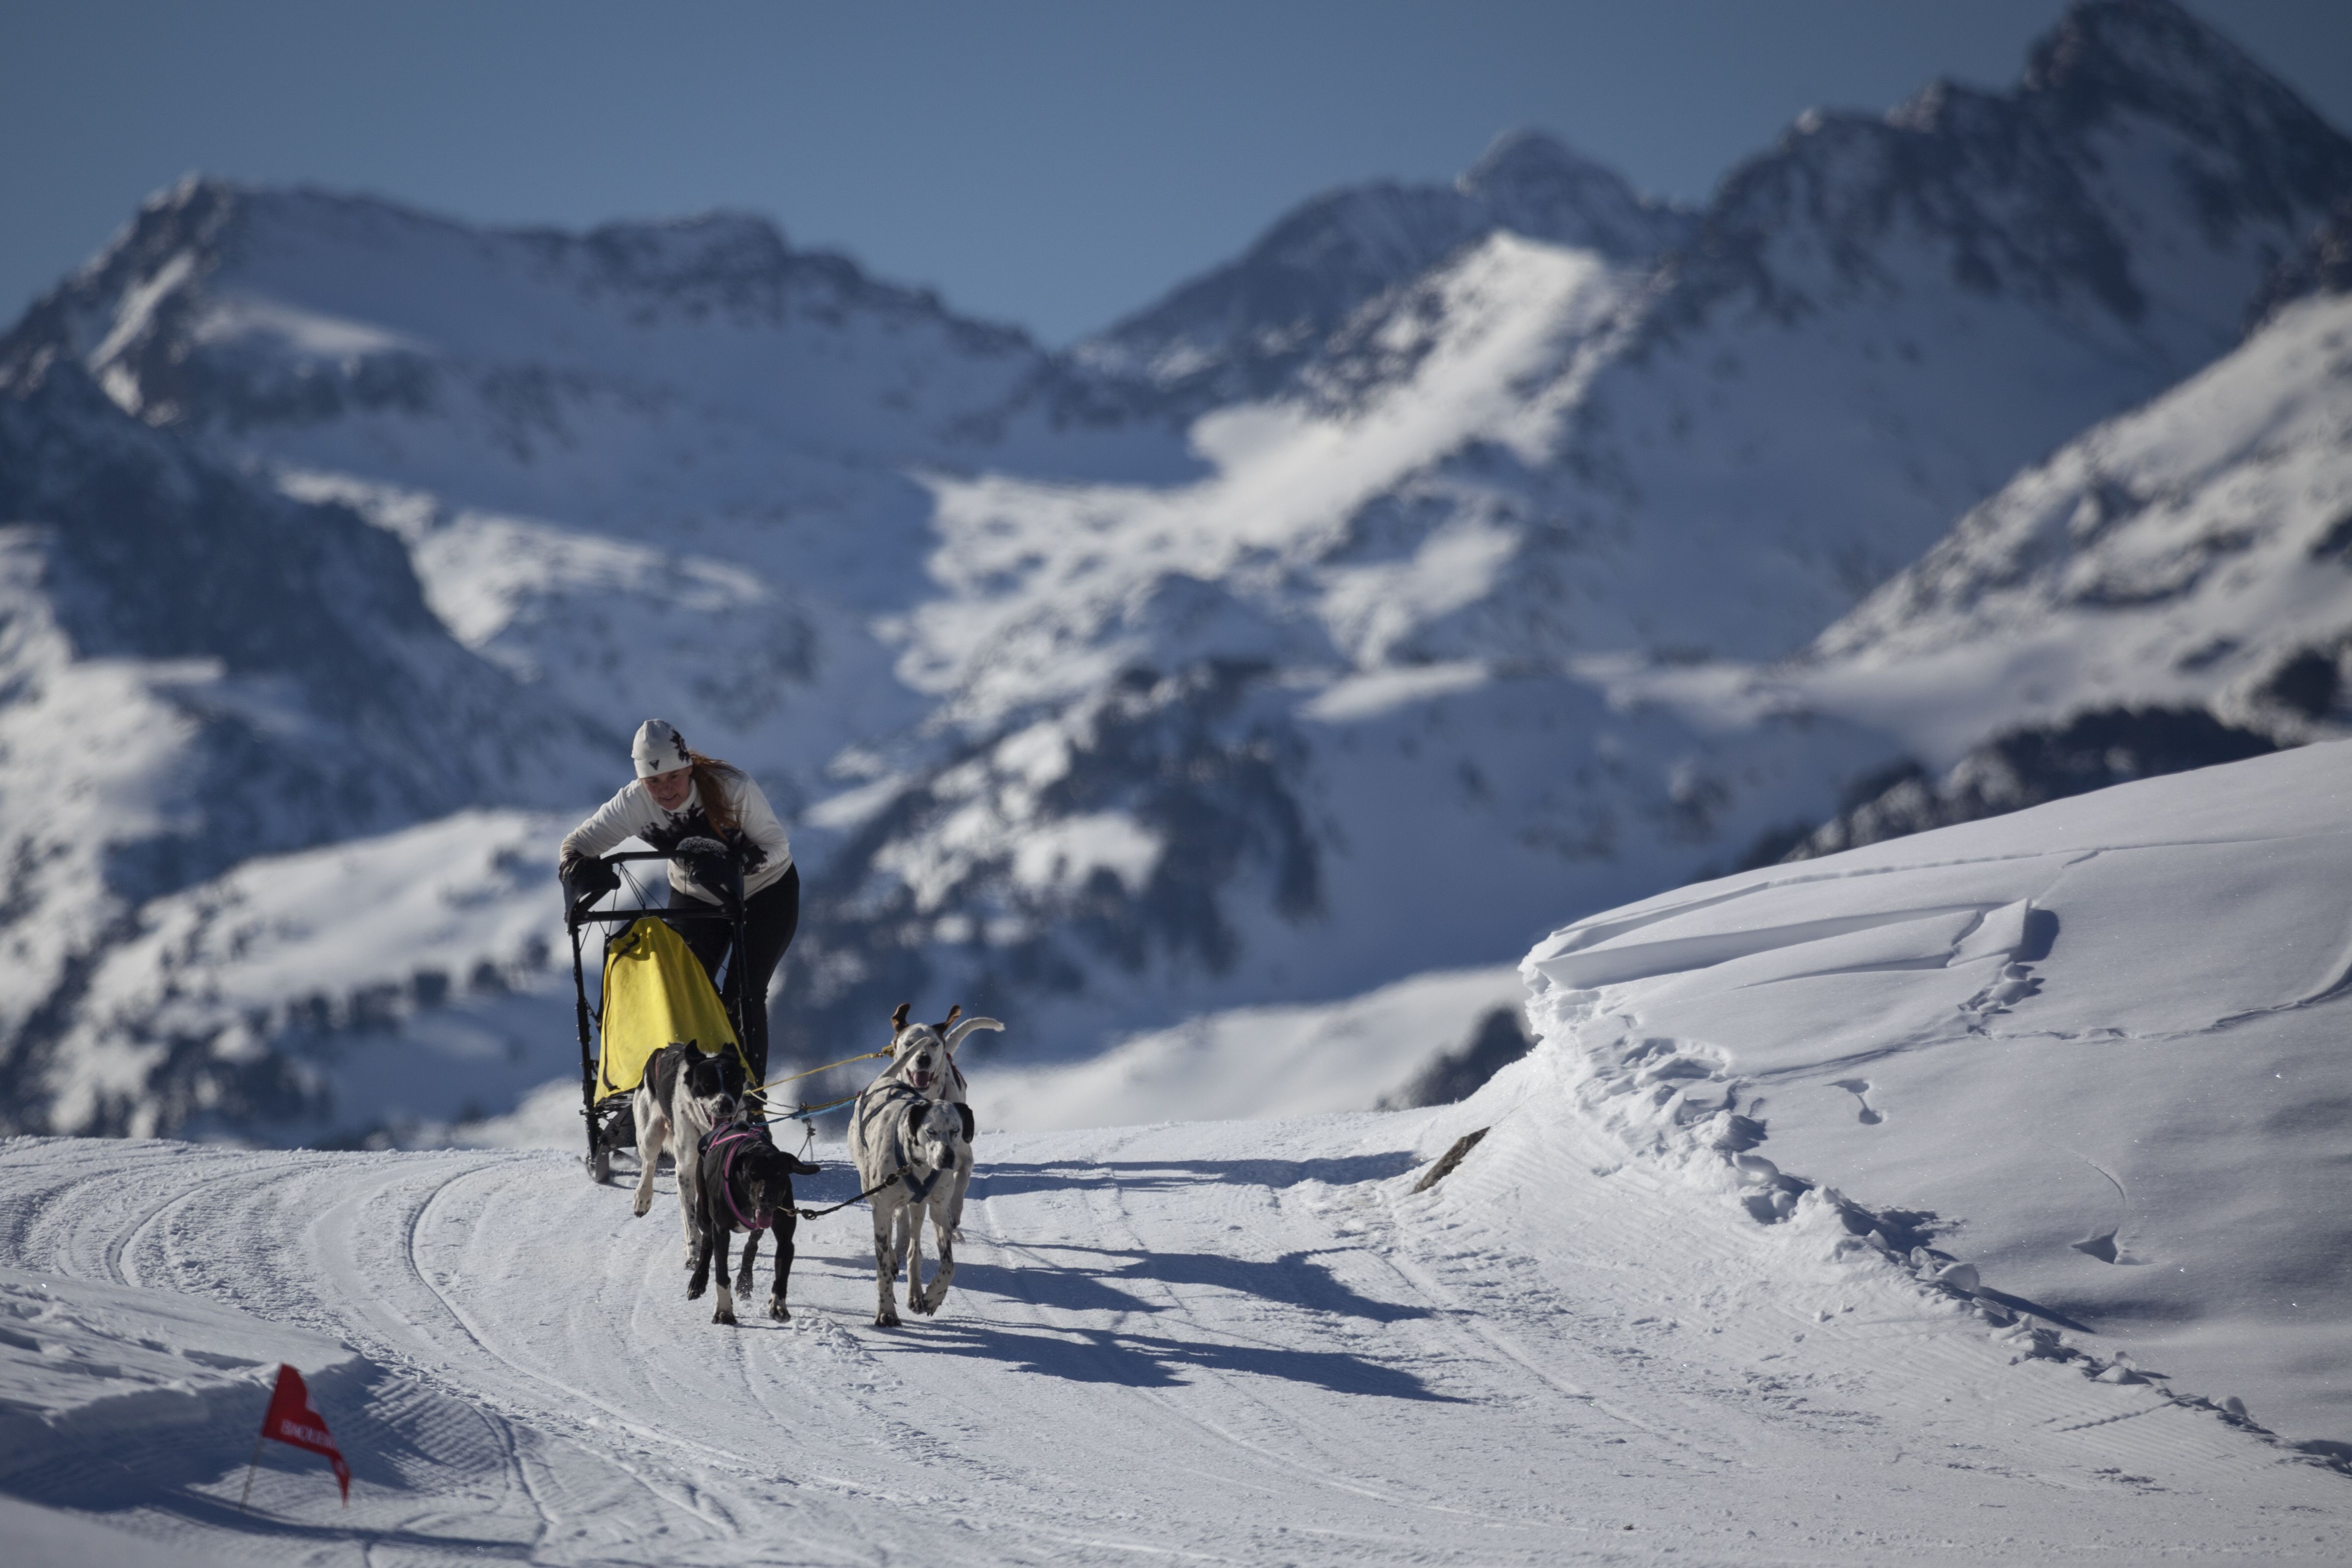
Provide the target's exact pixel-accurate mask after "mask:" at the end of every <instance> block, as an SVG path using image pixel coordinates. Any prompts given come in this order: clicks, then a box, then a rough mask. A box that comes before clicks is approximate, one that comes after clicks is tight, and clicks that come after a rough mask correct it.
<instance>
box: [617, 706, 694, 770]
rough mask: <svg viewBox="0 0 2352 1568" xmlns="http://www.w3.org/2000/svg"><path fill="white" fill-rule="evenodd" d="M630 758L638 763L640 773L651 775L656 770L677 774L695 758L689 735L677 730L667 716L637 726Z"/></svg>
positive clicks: (631, 745)
mask: <svg viewBox="0 0 2352 1568" xmlns="http://www.w3.org/2000/svg"><path fill="white" fill-rule="evenodd" d="M629 758H630V760H631V761H633V762H635V763H636V764H637V776H638V777H639V778H641V779H644V778H651V777H653V775H654V774H656V773H676V772H677V770H678V769H680V768H682V767H685V766H686V765H688V763H692V762H693V761H694V754H693V753H692V752H688V750H687V749H686V737H685V736H683V735H681V734H679V733H678V732H677V727H676V726H675V725H673V724H671V723H670V721H668V720H667V719H648V720H646V721H645V722H644V723H642V724H640V725H638V726H637V738H636V739H635V741H633V742H630V744H629Z"/></svg>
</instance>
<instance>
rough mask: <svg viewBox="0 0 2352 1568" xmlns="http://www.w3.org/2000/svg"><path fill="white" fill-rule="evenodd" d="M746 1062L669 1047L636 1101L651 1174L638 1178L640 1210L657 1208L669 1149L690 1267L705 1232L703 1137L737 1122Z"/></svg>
mask: <svg viewBox="0 0 2352 1568" xmlns="http://www.w3.org/2000/svg"><path fill="white" fill-rule="evenodd" d="M743 1087H744V1086H743V1064H742V1063H740V1062H739V1061H737V1060H736V1059H735V1056H734V1053H733V1052H731V1051H730V1052H722V1053H720V1054H719V1055H718V1056H715V1057H714V1056H706V1055H704V1054H703V1053H702V1052H701V1051H699V1050H697V1049H696V1048H695V1047H692V1046H682V1045H671V1046H664V1047H662V1048H661V1049H660V1050H658V1051H656V1052H655V1053H654V1058H653V1060H651V1061H649V1062H647V1063H646V1076H645V1078H644V1079H643V1080H642V1081H640V1082H639V1083H638V1085H637V1092H636V1095H635V1099H634V1100H632V1101H631V1102H630V1103H631V1107H632V1109H634V1110H635V1111H636V1116H637V1159H638V1160H639V1161H640V1162H641V1163H643V1164H644V1166H645V1172H644V1173H643V1174H641V1175H640V1176H638V1177H637V1203H636V1212H637V1213H638V1214H639V1215H644V1214H645V1213H646V1211H647V1210H649V1209H651V1208H652V1207H653V1206H654V1165H655V1163H656V1162H657V1161H659V1160H660V1159H661V1154H662V1151H663V1150H664V1149H665V1148H667V1150H668V1151H669V1155H670V1160H671V1162H672V1163H674V1164H676V1165H677V1206H678V1213H679V1215H680V1217H681V1219H682V1220H683V1222H684V1224H685V1226H686V1266H687V1267H688V1268H693V1267H694V1244H695V1240H696V1237H698V1235H699V1234H700V1232H699V1230H698V1226H697V1225H696V1223H695V1217H694V1215H695V1207H694V1195H695V1188H696V1187H697V1186H698V1184H700V1182H701V1180H702V1174H701V1172H700V1170H699V1169H698V1165H697V1163H696V1161H695V1158H694V1152H695V1150H696V1149H698V1148H699V1147H700V1146H701V1143H702V1138H703V1134H705V1133H707V1132H709V1131H710V1130H711V1129H712V1128H713V1127H716V1126H718V1125H719V1123H721V1122H724V1121H733V1120H734V1119H735V1112H736V1109H737V1107H739V1106H740V1104H741V1103H742V1100H743Z"/></svg>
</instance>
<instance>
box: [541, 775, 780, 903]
mask: <svg viewBox="0 0 2352 1568" xmlns="http://www.w3.org/2000/svg"><path fill="white" fill-rule="evenodd" d="M727 798H728V804H729V805H732V806H733V807H734V808H735V820H736V821H737V822H739V823H740V824H742V827H741V829H740V831H739V832H736V833H733V834H730V835H728V836H726V841H727V843H728V844H729V845H730V846H731V847H733V848H734V850H735V852H736V853H737V855H739V856H740V858H742V862H743V896H744V897H745V898H749V897H751V895H752V894H753V893H757V892H760V891H761V890H762V889H767V888H770V887H772V886H773V885H774V884H775V883H776V881H777V880H778V879H781V878H782V876H783V874H784V873H785V872H787V871H789V870H791V869H792V868H793V846H792V840H791V839H789V838H787V837H785V836H784V825H783V824H782V823H781V822H779V821H777V820H776V813H775V810H774V808H773V807H772V806H771V805H769V804H768V797H767V795H766V794H765V793H764V792H762V791H761V788H760V786H759V785H758V784H753V783H752V782H751V776H750V775H749V774H739V775H737V777H736V778H734V779H733V780H732V781H730V783H729V784H728V785H727ZM718 837H720V835H719V833H718V832H717V831H715V830H714V829H713V828H712V827H711V826H710V816H709V813H707V812H705V811H704V810H703V809H702V786H701V784H699V783H697V784H694V785H693V786H692V787H690V788H689V789H688V791H687V796H686V804H685V805H681V806H679V807H678V808H677V810H676V811H664V810H663V809H662V808H661V807H660V806H658V805H655V804H654V797H653V794H652V792H651V791H649V790H647V789H646V784H645V781H644V780H643V779H631V780H630V781H629V782H628V783H627V784H623V785H622V786H621V793H620V794H618V795H614V797H613V798H612V799H610V800H608V801H606V802H605V803H604V805H600V806H598V807H597V808H596V810H595V811H594V812H593V814H592V815H591V816H589V818H588V820H587V821H585V822H583V823H582V824H581V825H580V826H577V827H575V828H573V829H572V831H571V832H570V833H567V834H565V835H564V836H563V852H562V858H563V859H565V860H569V859H570V858H572V856H574V855H602V854H604V852H605V851H606V850H608V849H611V848H613V847H614V846H615V845H618V844H620V843H623V842H624V841H625V840H627V839H631V838H642V839H644V840H645V841H646V843H647V844H648V845H650V846H652V847H654V848H656V849H659V850H662V851H665V852H667V851H668V850H671V849H675V848H677V846H678V845H679V843H680V842H682V841H683V840H685V839H688V838H718ZM669 885H670V886H671V887H673V888H676V889H678V890H679V891H680V892H684V893H688V894H691V895H692V896H693V897H695V898H698V899H700V900H703V901H704V902H705V903H716V902H717V901H718V900H715V899H713V898H712V897H711V896H710V895H709V894H708V893H706V892H704V891H703V890H702V889H700V888H698V887H696V886H695V885H694V884H693V883H692V882H691V881H689V880H688V879H687V876H686V873H685V872H684V871H682V870H681V869H680V868H678V866H677V862H675V861H673V862H671V864H670V868H669Z"/></svg>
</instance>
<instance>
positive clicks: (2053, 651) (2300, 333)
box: [1748, 209, 2352, 852]
mask: <svg viewBox="0 0 2352 1568" xmlns="http://www.w3.org/2000/svg"><path fill="white" fill-rule="evenodd" d="M2347 241H2352V209H2347V210H2345V211H2339V213H2338V214H2337V215H2336V216H2335V217H2334V218H2333V219H2331V220H2330V221H2329V222H2328V223H2327V224H2326V225H2325V226H2322V228H2321V229H2320V231H2319V232H2318V234H2317V235H2315V237H2314V238H2313V240H2312V242H2311V244H2310V245H2309V246H2308V247H2306V248H2305V251H2304V252H2302V253H2300V254H2299V255H2298V256H2296V257H2294V258H2290V259H2289V260H2288V261H2287V262H2286V263H2284V264H2283V265H2282V267H2281V268H2280V269H2279V272H2278V275H2277V277H2276V278H2275V279H2273V283H2272V285H2271V286H2270V287H2269V288H2268V289H2266V290H2265V291H2264V295H2263V314H2262V316H2261V318H2260V320H2259V321H2258V322H2257V324H2256V326H2255V327H2254V329H2253V330H2252V331H2251V332H2250V333H2249V335H2248V337H2247V340H2246V342H2245V343H2244V344H2243V345H2242V347H2240V348H2239V349H2238V350H2237V351H2236V352H2234V353H2231V354H2230V355H2228V356H2227V357H2225V358H2224V359H2222V360H2221V361H2220V362H2218V363H2215V364H2213V365H2212V366H2210V367H2209V368H2208V369H2206V370H2205V371H2203V372H2202V373H2200V374H2198V375H2196V376H2193V377H2191V378H2190V379H2189V380H2188V381H2186V382H2184V383H2183V384H2181V385H2180V386H2179V387H2177V388H2175V389H2174V390H2172V391H2171V392H2168V393H2167V394H2166V395H2163V396H2162V397H2159V398H2158V399H2156V400H2155V401H2153V402H2151V403H2149V404H2148V405H2146V406H2145V407H2142V408H2139V409H2137V410H2134V411H2133V412H2132V413H2130V414H2128V415H2126V416H2123V417H2121V418H2118V419H2116V420H2112V421H2110V422H2108V423H2106V424H2104V425H2101V426H2097V427H2096V428H2095V429H2093V430H2091V431H2089V432H2087V433H2085V434H2084V436H2082V437H2079V438H2078V439H2076V440H2074V441H2072V442H2069V443H2068V444H2067V445H2066V446H2065V447H2063V448H2061V449H2060V450H2059V451H2058V452H2057V453H2055V454H2054V455H2053V456H2052V457H2051V458H2049V459H2048V460H2047V461H2045V462H2042V463H2039V464H2036V465H2034V466H2033V467H2032V468H2027V469H2026V470H2025V471H2024V472H2022V473H2021V474H2020V475H2019V476H2018V477H2017V478H2016V479H2013V480H2012V481H2011V482H2010V483H2009V484H2008V485H2006V486H2004V487H2003V488H2002V489H2000V492H1999V493H1998V494H1996V495H1994V496H1993V497H1992V498H1991V499H1990V500H1987V501H1985V502H1984V503H1983V504H1982V505H1980V506H1979V507H1977V508H1976V509H1974V510H1972V511H1970V512H1969V514H1968V515H1967V516H1966V517H1964V518H1962V519H1961V520H1960V521H1959V523H1958V525H1957V526H1956V527H1955V528H1954V529H1953V531H1951V533H1950V534H1949V535H1948V536H1947V537H1946V538H1945V539H1944V540H1943V541H1942V542H1939V543H1938V544H1937V546H1936V547H1935V548H1934V549H1933V550H1931V551H1929V552H1927V555H1926V556H1924V557H1923V558H1922V559H1921V560H1920V561H1919V562H1918V563H1916V565H1914V566H1912V567H1909V568H1907V569H1906V570H1905V571H1904V572H1902V573H1900V574H1897V575H1896V576H1895V578H1894V579H1893V580H1891V581H1890V582H1888V583H1887V584H1885V586H1884V587H1882V588H1881V589H1879V590H1878V592H1876V593H1875V594H1874V595H1872V596H1871V597H1870V598H1869V599H1868V600H1866V601H1865V602H1864V604H1863V605H1860V606H1858V607H1857V608H1856V609H1855V610H1854V612H1853V614H1852V615H1850V616H1846V617H1844V618H1843V619H1842V620H1841V621H1840V622H1838V623H1837V624H1836V625H1835V626H1832V627H1831V628H1829V629H1828V630H1827V631H1826V632H1824V633H1823V634H1822V637H1820V638H1819V639H1817V640H1816V641H1815V643H1814V644H1813V645H1812V647H1810V648H1808V649H1806V650H1805V652H1804V653H1803V655H1802V656H1801V657H1800V658H1797V659H1794V660H1792V661H1790V662H1789V663H1788V664H1786V665H1784V666H1782V667H1780V668H1777V669H1775V670H1772V671H1770V672H1769V673H1768V674H1766V675H1765V676H1763V677H1762V678H1761V679H1759V680H1757V681H1756V682H1755V683H1754V685H1753V686H1752V687H1751V688H1750V689H1749V692H1748V695H1749V696H1750V698H1751V699H1753V698H1759V697H1762V696H1763V694H1764V693H1768V692H1769V693H1772V694H1773V695H1772V696H1771V697H1769V698H1767V699H1765V700H1768V701H1779V702H1782V703H1787V704H1800V703H1801V704H1806V705H1810V706H1812V707H1814V708H1816V709H1818V710H1825V711H1831V712H1836V713H1839V714H1842V715H1843V716H1845V717H1847V718H1848V719H1851V720H1853V721H1859V722H1863V723H1865V724H1868V725H1869V726H1871V727H1872V728H1874V729H1875V730H1879V731H1884V732H1886V733H1889V734H1893V735H1896V736H1899V737H1901V738H1902V739H1903V740H1904V742H1905V743H1906V746H1907V748H1908V753H1909V756H1910V757H1911V758H1912V759H1913V761H1914V763H1915V764H1916V765H1914V766H1912V767H1909V768H1906V769H1903V770H1901V771H1900V776H1897V777H1895V778H1894V779H1893V780H1892V781H1891V782H1889V783H1888V784H1886V786H1885V789H1884V790H1880V791H1866V792H1864V793H1865V795H1867V798H1865V799H1862V800H1859V801H1857V802H1855V803H1854V804H1853V806H1852V808H1851V809H1850V810H1849V811H1848V812H1846V813H1844V814H1843V815H1842V816H1841V817H1840V818H1839V819H1838V820H1836V821H1834V822H1832V823H1831V824H1829V825H1827V826H1823V827H1822V828H1821V829H1820V830H1819V831H1818V832H1817V833H1815V834H1814V835H1813V836H1812V838H1811V842H1810V845H1809V847H1811V849H1812V850H1814V851H1816V852H1818V851H1820V850H1823V849H1835V848H1840V847H1845V846H1847V845H1849V844H1854V843H1866V842H1871V841H1873V840H1874V839H1877V838H1882V837H1890V836H1893V835H1894V834H1895V833H1899V832H1908V831H1916V830H1917V829H1918V828H1920V827H1925V826H1937V824H1939V823H1944V822H1957V821H1966V820H1969V819H1970V818H1973V817H1977V816H1987V815H1990V814H1992V813H1993V812H1996V811H2002V810H2013V809H2015V808H2017V807H2018V806H2021V805H2032V804H2033V803H2034V802H2035V801H2036V800H2038V799H2046V798H2050V797H2051V796H2053V795H2065V794H2072V793H2075V792H2077V791H2079V790H2082V789H2087V788H2095V787H2098V786H2101V785H2104V784H2110V783H2116V782H2120V781H2121V780H2122V779H2125V778H2129V777H2133V776H2136V775H2137V774H2140V773H2161V772H2168V771H2171V770H2172V769H2175V768H2180V767H2189V766H2196V765H2200V764H2202V763H2216V762H2225V761H2229V760H2232V759H2233V758H2236V757H2242V756H2248V755H2252V754H2253V753H2254V752H2258V751H2262V750H2266V749H2269V748H2271V747H2274V746H2279V745H2294V744H2299V743H2302V742H2306V741H2310V740H2314V739H2318V738H2323V737H2327V736H2333V735H2340V734H2342V733H2344V731H2345V726H2346V723H2347V719H2352V573H2348V572H2347V565H2352V357H2347V356H2348V355H2352V272H2347V270H2346V269H2345V268H2343V266H2342V264H2341V261H2340V259H2338V258H2340V257H2341V256H2342V255H2343V254H2344V253H2345V250H2346V247H2347ZM1988 736H1990V737H1992V739H1991V740H1990V741H1987V739H1986V737H1988Z"/></svg>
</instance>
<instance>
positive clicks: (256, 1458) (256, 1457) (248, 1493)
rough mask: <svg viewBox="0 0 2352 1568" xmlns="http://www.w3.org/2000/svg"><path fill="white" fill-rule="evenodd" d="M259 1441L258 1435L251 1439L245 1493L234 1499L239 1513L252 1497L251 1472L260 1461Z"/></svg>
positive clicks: (246, 1468)
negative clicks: (251, 1446) (251, 1445)
mask: <svg viewBox="0 0 2352 1568" xmlns="http://www.w3.org/2000/svg"><path fill="white" fill-rule="evenodd" d="M261 1442H262V1440H261V1439H260V1438H259V1437H256V1438H255V1439H254V1440H253V1458H252V1459H251V1460H249V1461H248V1462H247V1465H246V1467H245V1493H244V1495H243V1496H241V1497H239V1498H238V1499H237V1500H236V1511H237V1512H239V1513H243V1512H244V1511H245V1505H246V1503H247V1501H248V1500H251V1498H252V1497H253V1472H254V1470H255V1469H256V1468H257V1467H258V1466H259V1465H260V1463H261Z"/></svg>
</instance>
